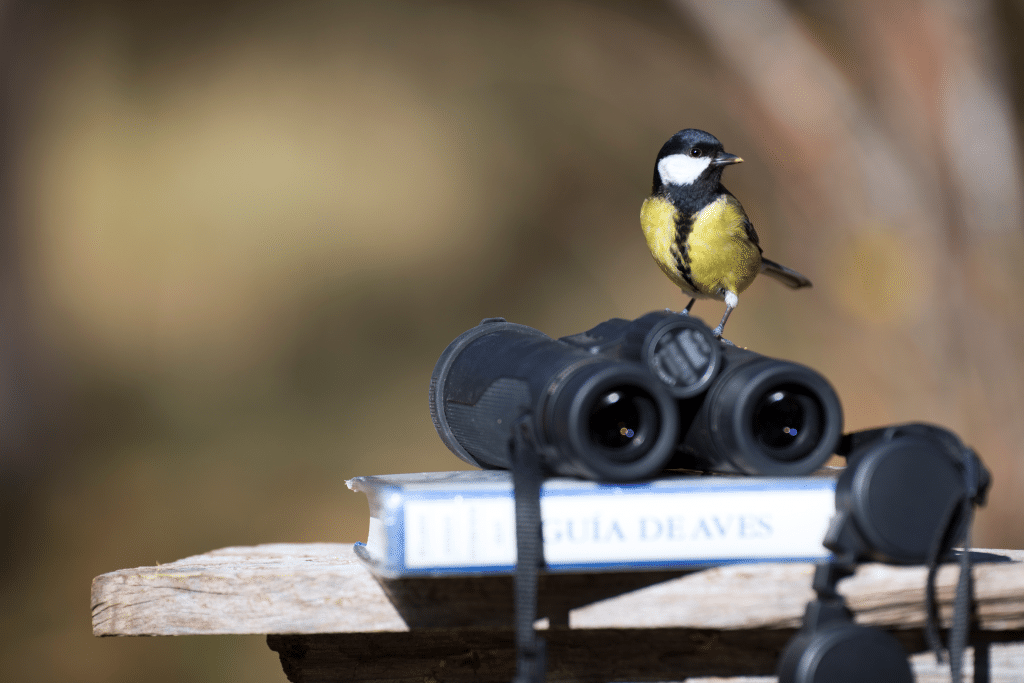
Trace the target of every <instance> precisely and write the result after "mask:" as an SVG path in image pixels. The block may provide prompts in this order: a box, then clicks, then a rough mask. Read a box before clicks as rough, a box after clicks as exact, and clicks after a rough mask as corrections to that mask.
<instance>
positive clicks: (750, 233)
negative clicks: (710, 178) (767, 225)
mask: <svg viewBox="0 0 1024 683" xmlns="http://www.w3.org/2000/svg"><path fill="white" fill-rule="evenodd" d="M719 189H720V190H721V191H722V194H724V195H725V201H726V203H727V204H729V205H730V206H732V207H733V208H735V210H736V213H738V214H740V215H741V216H743V230H744V231H746V233H747V239H749V240H750V241H751V242H753V243H754V244H755V245H757V251H758V253H761V252H763V251H764V250H763V249H761V240H760V239H758V237H757V231H756V230H754V224H753V223H751V222H750V218H749V217H748V216H747V212H746V211H744V210H743V205H742V204H740V200H738V199H736V197H735V196H734V195H733V193H732V192H729V190H727V189H725V188H724V187H722V186H721V185H719Z"/></svg>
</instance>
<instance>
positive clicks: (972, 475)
mask: <svg viewBox="0 0 1024 683" xmlns="http://www.w3.org/2000/svg"><path fill="white" fill-rule="evenodd" d="M964 456H965V457H964V458H963V465H964V468H963V474H964V495H963V497H962V498H961V499H960V500H959V501H957V502H956V504H955V505H953V506H951V508H950V510H949V512H948V514H947V517H946V520H945V524H943V525H942V527H941V531H940V534H939V537H938V538H936V539H935V543H934V545H933V546H932V549H931V552H930V553H929V557H928V580H927V583H926V584H925V604H926V607H927V614H928V617H927V620H926V622H925V640H926V641H927V643H928V646H929V648H931V649H932V651H934V652H935V658H936V660H937V661H938V662H939V663H942V661H943V656H942V640H941V638H940V636H939V610H938V601H937V600H936V596H935V579H936V576H937V575H938V570H939V562H940V560H941V557H942V554H943V553H945V552H946V551H947V550H948V549H949V548H950V546H952V544H953V543H954V542H955V541H956V539H955V538H954V536H955V534H956V532H957V530H959V529H961V528H963V529H965V530H966V531H965V533H964V549H963V551H962V552H961V553H960V557H959V565H960V577H959V578H958V580H957V584H956V593H955V595H954V597H953V621H952V624H951V625H950V629H949V642H948V644H947V649H948V651H949V674H950V680H951V681H952V682H953V683H962V681H963V660H964V651H965V650H966V649H967V641H968V638H969V636H970V631H971V623H972V621H973V617H974V577H973V576H972V571H971V526H972V523H973V518H974V506H975V503H976V502H977V499H978V497H979V485H980V481H981V479H980V476H979V472H978V465H979V463H978V461H977V456H976V455H975V454H974V452H973V451H971V450H970V449H966V452H965V453H964ZM987 668H988V662H987V660H986V658H984V657H980V658H979V657H976V658H975V662H974V678H975V680H985V679H986V678H987V673H988V672H987ZM979 675H980V676H981V678H979Z"/></svg>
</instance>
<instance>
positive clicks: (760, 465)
mask: <svg viewBox="0 0 1024 683" xmlns="http://www.w3.org/2000/svg"><path fill="white" fill-rule="evenodd" d="M722 360H723V364H722V371H721V373H720V374H719V376H718V378H717V379H716V381H715V382H714V384H713V385H712V387H711V389H710V390H709V391H708V392H707V394H705V395H704V396H701V397H697V398H695V399H692V400H690V401H680V403H679V406H680V413H681V420H682V422H683V429H684V430H685V435H684V437H683V439H682V443H681V444H680V449H679V453H678V454H677V455H676V457H675V458H673V460H672V462H671V464H670V467H678V468H683V469H695V470H702V471H709V472H726V473H737V474H752V475H771V476H802V475H806V474H810V473H811V472H813V471H815V470H817V469H818V468H820V467H821V466H822V465H823V464H824V463H825V461H827V460H828V459H829V458H830V457H831V456H832V454H833V453H834V452H835V450H836V446H837V445H838V443H839V439H840V438H841V436H842V429H843V413H842V406H841V405H840V403H839V398H838V396H836V393H835V391H834V390H833V389H832V386H831V385H830V384H829V383H828V381H827V380H826V379H825V378H824V377H822V376H821V375H819V374H818V373H816V372H814V371H813V370H811V369H810V368H808V367H806V366H803V365H799V364H797V363H791V362H788V361H782V360H777V359H775V358H769V357H767V356H762V355H760V354H756V353H754V352H752V351H747V350H745V349H738V348H736V347H732V346H727V345H723V346H722Z"/></svg>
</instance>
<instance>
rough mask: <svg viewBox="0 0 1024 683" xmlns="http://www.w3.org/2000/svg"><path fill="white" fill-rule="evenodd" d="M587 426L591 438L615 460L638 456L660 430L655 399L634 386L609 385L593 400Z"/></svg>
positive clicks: (624, 460)
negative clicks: (608, 387)
mask: <svg viewBox="0 0 1024 683" xmlns="http://www.w3.org/2000/svg"><path fill="white" fill-rule="evenodd" d="M588 428H589V431H590V438H591V440H592V441H593V442H594V443H595V444H596V445H598V446H600V447H601V448H604V449H607V450H608V451H611V453H610V455H611V457H613V458H614V459H615V460H618V461H623V462H628V461H633V460H638V459H639V458H641V457H642V456H643V455H644V454H645V453H646V452H647V450H648V449H649V447H650V446H651V445H653V443H654V439H651V438H650V437H651V436H652V435H656V434H657V433H658V430H659V420H658V412H657V409H656V408H655V404H654V399H653V398H652V397H650V396H648V395H647V394H646V392H642V391H638V390H637V389H636V388H635V387H629V388H617V389H611V390H609V391H607V392H605V393H604V394H602V395H601V396H600V397H599V398H598V399H597V401H595V403H594V406H593V408H592V409H591V411H590V417H589V421H588Z"/></svg>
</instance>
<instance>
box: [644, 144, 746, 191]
mask: <svg viewBox="0 0 1024 683" xmlns="http://www.w3.org/2000/svg"><path fill="white" fill-rule="evenodd" d="M741 161H743V159H740V158H739V157H738V156H736V155H735V154H728V153H726V151H725V149H724V148H723V147H722V143H721V142H719V141H718V138H716V137H715V136H714V135H712V134H711V133H705V132H704V131H702V130H697V129H696V128H687V129H686V130H681V131H679V132H678V133H676V134H675V135H673V136H672V137H670V138H669V139H668V142H666V143H665V144H664V145H662V146H661V151H660V152H658V159H657V161H655V162H654V189H653V193H655V194H657V193H658V192H662V191H665V190H668V189H671V188H673V187H688V186H705V187H709V188H712V189H713V188H717V187H718V183H719V182H720V181H721V179H722V170H723V169H724V168H725V167H726V166H728V165H729V164H736V163H739V162H741Z"/></svg>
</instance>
